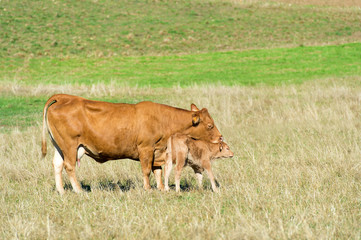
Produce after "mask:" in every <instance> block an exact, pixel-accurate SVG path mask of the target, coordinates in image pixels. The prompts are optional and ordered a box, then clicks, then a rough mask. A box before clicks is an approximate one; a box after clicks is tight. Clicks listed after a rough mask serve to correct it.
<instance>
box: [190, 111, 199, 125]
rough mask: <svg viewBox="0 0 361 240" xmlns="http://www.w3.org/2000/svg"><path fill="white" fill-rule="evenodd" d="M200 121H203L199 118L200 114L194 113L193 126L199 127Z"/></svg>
mask: <svg viewBox="0 0 361 240" xmlns="http://www.w3.org/2000/svg"><path fill="white" fill-rule="evenodd" d="M200 121H201V119H200V117H199V114H198V113H193V114H192V124H193V126H197V125H198V124H199V122H200Z"/></svg>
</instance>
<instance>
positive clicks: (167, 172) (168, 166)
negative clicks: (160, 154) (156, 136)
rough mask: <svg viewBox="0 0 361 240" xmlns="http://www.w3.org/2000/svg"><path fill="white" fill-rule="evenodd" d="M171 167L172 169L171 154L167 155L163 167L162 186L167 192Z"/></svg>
mask: <svg viewBox="0 0 361 240" xmlns="http://www.w3.org/2000/svg"><path fill="white" fill-rule="evenodd" d="M172 167H173V162H172V156H171V154H167V157H166V162H165V165H164V185H165V190H166V191H169V184H168V181H169V176H170V173H171V171H172Z"/></svg>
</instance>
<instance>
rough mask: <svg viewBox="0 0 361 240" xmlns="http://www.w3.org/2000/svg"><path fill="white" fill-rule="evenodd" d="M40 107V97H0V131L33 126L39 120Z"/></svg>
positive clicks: (41, 103) (41, 100)
mask: <svg viewBox="0 0 361 240" xmlns="http://www.w3.org/2000/svg"><path fill="white" fill-rule="evenodd" d="M42 105H44V99H43V98H41V97H30V98H29V97H22V96H11V97H5V96H0V112H1V114H0V131H3V130H9V129H10V127H14V126H18V127H21V128H24V127H29V126H31V125H34V124H35V123H36V122H38V120H39V119H40V116H41V112H42V108H43V107H42Z"/></svg>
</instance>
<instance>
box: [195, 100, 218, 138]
mask: <svg viewBox="0 0 361 240" xmlns="http://www.w3.org/2000/svg"><path fill="white" fill-rule="evenodd" d="M191 111H192V127H191V128H190V133H189V135H190V137H192V138H194V139H201V140H205V141H209V142H212V143H219V142H222V141H223V137H222V134H221V133H220V132H219V131H218V129H217V127H216V125H215V124H214V121H213V119H212V117H211V115H209V113H208V110H207V109H206V108H203V109H202V110H199V109H198V108H197V106H196V105H194V104H193V103H192V105H191Z"/></svg>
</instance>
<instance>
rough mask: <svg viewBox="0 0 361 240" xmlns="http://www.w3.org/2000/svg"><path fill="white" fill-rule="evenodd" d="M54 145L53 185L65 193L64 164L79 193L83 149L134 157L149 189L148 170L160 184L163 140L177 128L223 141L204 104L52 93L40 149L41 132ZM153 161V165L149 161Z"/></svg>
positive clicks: (97, 155) (99, 157) (108, 156)
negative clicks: (105, 99) (77, 168)
mask: <svg viewBox="0 0 361 240" xmlns="http://www.w3.org/2000/svg"><path fill="white" fill-rule="evenodd" d="M47 130H48V132H49V135H50V137H51V140H52V143H53V145H54V146H55V148H56V151H55V155H54V159H53V165H54V171H55V183H56V189H57V190H58V191H59V193H60V194H62V193H64V188H63V183H62V177H61V172H62V169H63V167H65V170H66V172H67V174H68V176H69V179H70V182H71V185H72V187H73V190H74V191H75V192H81V187H80V185H79V183H78V181H77V180H76V176H75V164H76V161H77V160H79V159H80V158H81V157H82V156H83V155H84V154H86V155H88V156H90V157H92V158H93V159H95V160H96V161H97V162H100V163H104V162H106V161H108V160H115V159H122V158H129V159H133V160H139V161H140V163H141V167H142V171H143V179H144V188H145V189H150V184H149V175H150V172H151V170H153V172H154V175H155V177H156V179H157V187H158V188H159V189H163V188H164V185H163V183H162V181H161V173H162V172H161V171H162V169H161V167H160V166H159V165H161V164H162V162H164V159H165V150H166V145H167V139H168V138H169V136H171V135H173V134H175V133H177V132H180V133H184V134H186V135H187V136H190V137H192V138H195V139H203V140H207V141H211V142H220V141H222V135H221V134H220V132H219V131H218V129H217V127H216V126H215V125H214V121H213V119H212V118H211V116H210V115H209V113H208V111H207V109H205V108H203V109H202V110H199V109H198V108H197V107H196V106H195V105H194V104H192V105H191V111H188V110H184V109H180V108H174V107H171V106H167V105H163V104H158V103H153V102H140V103H138V104H124V103H108V102H100V101H92V100H87V99H84V98H81V97H77V96H71V95H64V94H59V95H54V96H52V97H51V98H49V100H48V101H47V102H46V104H45V107H44V111H43V134H42V153H43V156H45V155H46V151H47V150H46V141H45V138H46V131H47ZM154 160H156V161H157V162H158V165H157V164H156V165H153V161H154Z"/></svg>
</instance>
